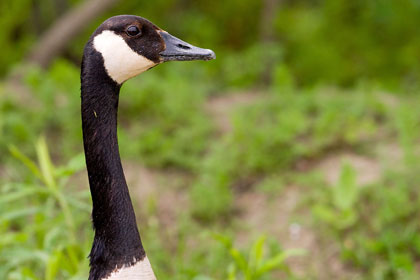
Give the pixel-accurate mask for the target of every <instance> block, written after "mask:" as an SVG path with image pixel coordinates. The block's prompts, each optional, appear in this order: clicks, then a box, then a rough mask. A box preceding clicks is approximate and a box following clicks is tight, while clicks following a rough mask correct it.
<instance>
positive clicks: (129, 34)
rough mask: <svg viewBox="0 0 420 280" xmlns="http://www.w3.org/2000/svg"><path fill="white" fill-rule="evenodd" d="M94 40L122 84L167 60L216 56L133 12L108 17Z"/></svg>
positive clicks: (108, 68)
mask: <svg viewBox="0 0 420 280" xmlns="http://www.w3.org/2000/svg"><path fill="white" fill-rule="evenodd" d="M91 42H92V46H93V48H94V50H95V51H97V52H99V53H100V54H101V55H102V59H103V64H104V68H105V70H106V72H107V74H108V76H109V77H110V78H111V79H112V80H114V81H115V82H116V83H117V84H119V85H121V84H122V83H123V82H125V81H126V80H128V79H130V78H132V77H134V76H137V75H138V74H140V73H142V72H144V71H146V70H148V69H150V68H152V67H154V66H156V65H158V64H160V63H163V62H166V61H176V60H178V61H187V60H211V59H214V58H216V56H215V54H214V52H213V51H212V50H209V49H202V48H199V47H196V46H193V45H191V44H189V43H186V42H184V41H182V40H181V39H178V38H176V37H175V36H172V35H171V34H169V33H168V32H166V31H164V30H162V29H160V28H159V27H157V26H156V25H155V24H153V23H152V22H150V21H148V20H147V19H145V18H142V17H138V16H131V15H122V16H115V17H111V18H109V19H108V20H106V21H105V22H104V23H102V24H101V25H100V26H99V27H98V29H97V30H96V31H95V32H94V34H93V35H92V37H91Z"/></svg>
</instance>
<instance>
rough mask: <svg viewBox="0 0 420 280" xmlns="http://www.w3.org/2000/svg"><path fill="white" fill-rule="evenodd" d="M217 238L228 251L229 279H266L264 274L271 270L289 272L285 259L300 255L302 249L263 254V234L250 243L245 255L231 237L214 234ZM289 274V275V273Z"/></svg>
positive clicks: (264, 240)
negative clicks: (236, 246) (229, 262)
mask: <svg viewBox="0 0 420 280" xmlns="http://www.w3.org/2000/svg"><path fill="white" fill-rule="evenodd" d="M215 238H217V239H218V240H219V241H220V242H221V243H222V244H223V245H224V246H225V247H226V249H227V250H228V251H229V254H230V256H231V258H232V263H231V264H230V265H229V267H228V278H227V279H229V280H239V279H244V280H258V279H266V276H267V275H268V274H269V273H270V272H271V271H273V270H276V269H282V270H285V272H287V273H289V274H290V272H289V271H288V269H287V265H286V264H285V260H286V259H287V258H289V257H292V256H299V255H302V254H303V253H304V252H303V251H302V250H293V249H289V250H285V251H280V252H277V253H276V254H273V252H271V254H270V255H269V256H268V257H267V256H265V243H266V238H265V237H264V236H261V237H259V238H258V239H257V240H255V242H254V243H253V244H252V246H251V249H250V250H249V252H248V254H247V255H245V254H243V253H242V252H240V251H239V250H238V249H237V248H235V247H234V245H233V241H232V239H230V238H228V237H226V236H222V235H216V236H215ZM289 276H290V275H289Z"/></svg>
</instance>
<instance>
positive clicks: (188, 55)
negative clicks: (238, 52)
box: [160, 31, 216, 62]
mask: <svg viewBox="0 0 420 280" xmlns="http://www.w3.org/2000/svg"><path fill="white" fill-rule="evenodd" d="M160 35H161V36H162V39H163V41H164V42H165V45H166V48H165V50H164V51H162V52H161V53H160V56H161V58H162V60H163V62H165V61H171V60H178V61H187V60H211V59H215V58H216V54H215V53H214V52H213V51H212V50H209V49H202V48H199V47H196V46H193V45H191V44H188V43H187V42H184V41H182V40H181V39H178V38H177V37H175V36H172V35H171V34H169V33H168V32H165V31H161V32H160Z"/></svg>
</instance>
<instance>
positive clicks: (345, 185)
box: [333, 163, 359, 210]
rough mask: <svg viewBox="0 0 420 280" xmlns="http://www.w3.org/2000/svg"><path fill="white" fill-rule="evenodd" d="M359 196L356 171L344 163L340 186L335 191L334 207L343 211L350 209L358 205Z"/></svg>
mask: <svg viewBox="0 0 420 280" xmlns="http://www.w3.org/2000/svg"><path fill="white" fill-rule="evenodd" d="M358 194H359V189H358V187H357V184H356V171H355V170H354V168H353V167H352V166H351V165H350V164H348V163H344V164H343V165H342V166H341V174H340V179H339V181H338V184H337V186H335V187H334V189H333V201H334V205H335V206H336V207H337V208H339V209H341V210H346V209H349V208H351V207H352V206H353V205H354V204H355V203H356V201H357V198H358Z"/></svg>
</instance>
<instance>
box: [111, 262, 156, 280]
mask: <svg viewBox="0 0 420 280" xmlns="http://www.w3.org/2000/svg"><path fill="white" fill-rule="evenodd" d="M103 280H156V277H155V274H154V273H153V270H152V267H151V265H150V262H149V259H148V258H147V256H146V257H145V258H144V259H143V260H141V261H138V262H137V263H135V264H134V265H132V266H128V267H125V266H124V267H122V268H120V269H118V270H116V271H114V272H112V273H111V274H110V275H109V276H108V277H106V278H103Z"/></svg>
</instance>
